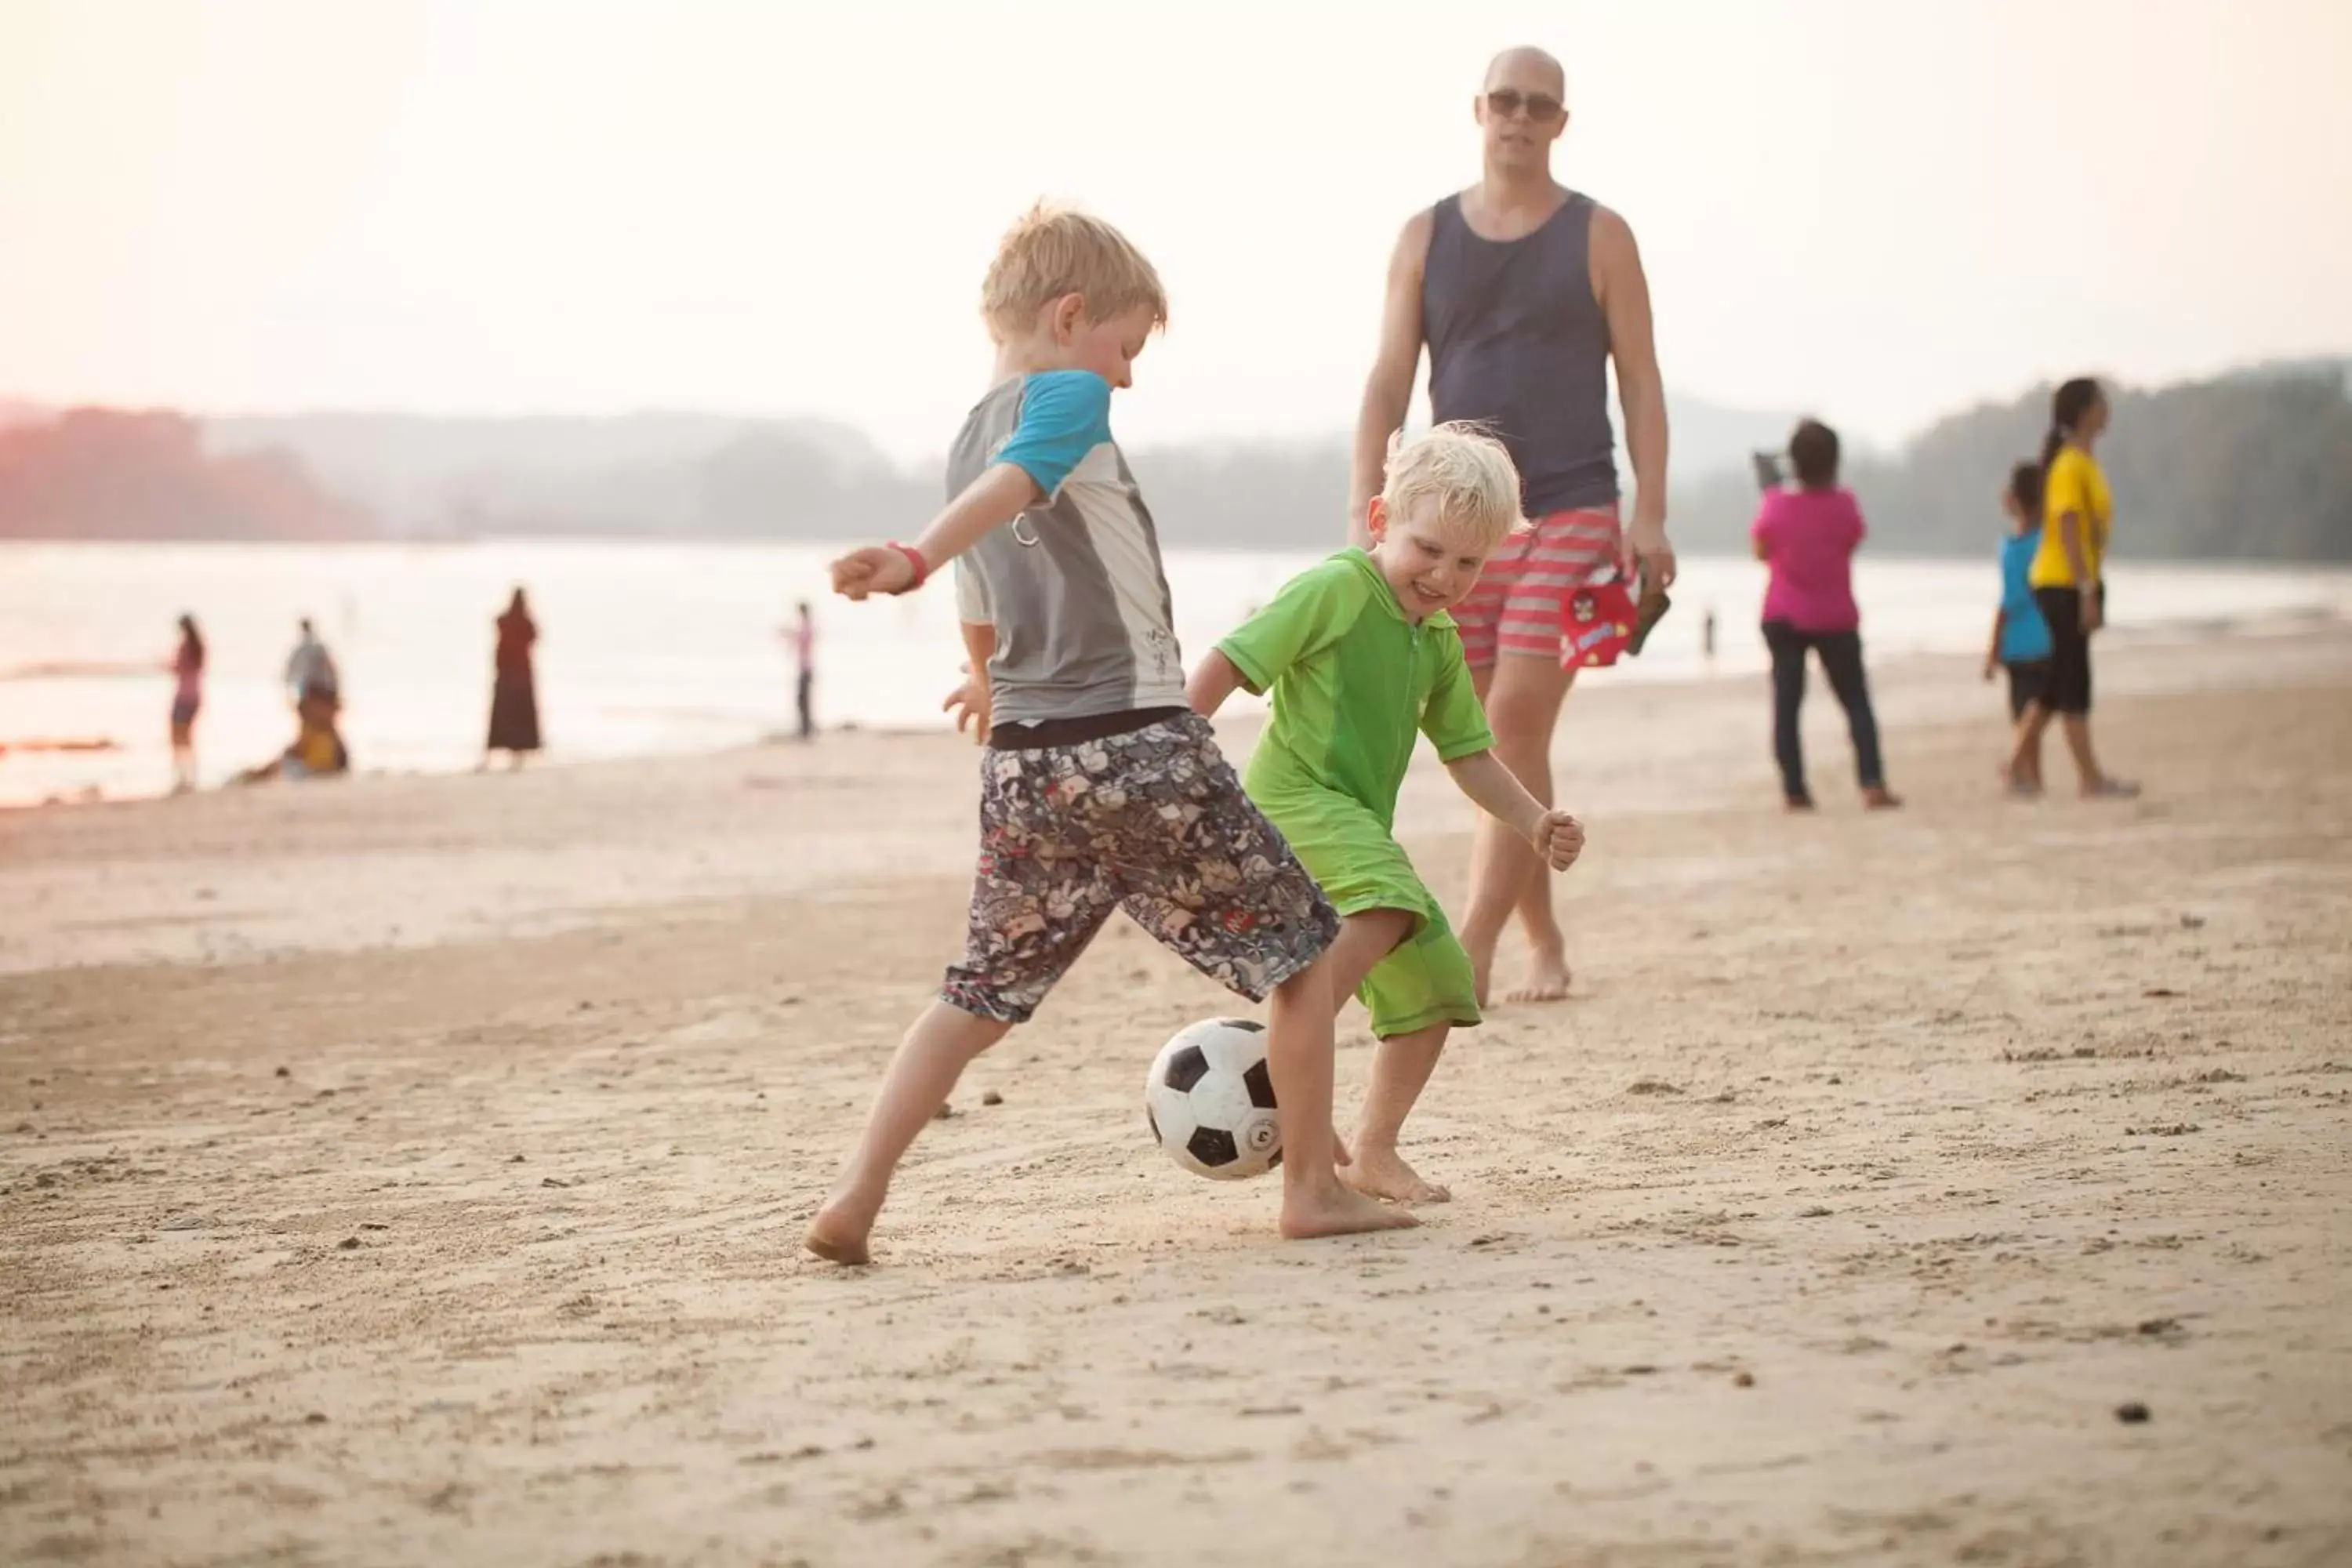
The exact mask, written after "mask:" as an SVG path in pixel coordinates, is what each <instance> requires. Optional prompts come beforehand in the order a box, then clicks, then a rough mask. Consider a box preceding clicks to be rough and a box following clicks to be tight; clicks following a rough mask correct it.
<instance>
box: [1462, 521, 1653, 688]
mask: <svg viewBox="0 0 2352 1568" xmlns="http://www.w3.org/2000/svg"><path fill="white" fill-rule="evenodd" d="M1622 537H1623V536H1622V534H1621V533H1620V531H1619V530H1618V525H1617V509H1616V507H1614V506H1613V505H1612V506H1608V507H1597V508H1593V509H1591V510H1582V511H1555V512H1551V513H1549V514H1548V515H1546V516H1543V517H1539V518H1538V519H1536V523H1535V527H1534V528H1532V529H1531V530H1529V531H1528V532H1526V533H1523V534H1520V535H1518V536H1517V538H1514V539H1510V540H1507V541H1505V542H1504V543H1503V545H1502V547H1501V548H1500V549H1498V550H1496V552H1495V553H1494V554H1492V555H1490V556H1488V557H1487V558H1486V570H1485V571H1484V572H1481V573H1480V574H1478V585H1477V586H1476V587H1475V588H1473V589H1471V590H1470V592H1469V595H1468V596H1466V597H1465V598H1464V599H1463V601H1462V602H1461V603H1460V604H1458V605H1454V625H1455V626H1459V627H1460V628H1461V631H1462V657H1463V658H1465V660H1466V661H1468V663H1469V665H1470V667H1471V668H1473V669H1485V668H1488V667H1489V666H1491V665H1492V664H1493V663H1494V662H1495V659H1496V656H1497V654H1498V653H1507V654H1527V655H1532V656H1534V657H1536V658H1551V659H1556V658H1559V654H1560V643H1561V636H1562V634H1561V630H1560V626H1561V615H1562V611H1563V609H1564V607H1565V606H1566V605H1567V602H1568V596H1569V595H1571V594H1573V593H1575V592H1576V591H1577V590H1578V589H1579V588H1581V587H1583V586H1584V585H1585V584H1587V583H1589V582H1591V580H1592V579H1593V578H1594V577H1595V576H1597V575H1598V574H1600V572H1601V568H1602V567H1604V566H1606V565H1608V564H1610V563H1612V562H1614V561H1615V560H1616V559H1617V550H1618V544H1619V542H1620V541H1621V539H1622Z"/></svg>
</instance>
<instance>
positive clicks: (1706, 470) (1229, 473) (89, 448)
mask: <svg viewBox="0 0 2352 1568" xmlns="http://www.w3.org/2000/svg"><path fill="white" fill-rule="evenodd" d="M2346 373H2347V366H2346V364H2345V363H2343V362H2313V363H2307V364H2305V365H2300V366H2287V367H2283V368H2281V367H2273V368H2263V369H2258V370H2256V371H2252V372H2247V373H2242V374H2237V375H2234V376H2230V377H2225V378H2222V379H2220V380H2214V381H2206V382H2200V383H2194V384H2187V385H2181V386H2175V387H2169V388H2167V389H2164V390H2161V391H2155V392H2136V391H2132V390H2129V389H2127V388H2121V387H2117V388H2113V389H2112V392H2113V395H2114V398H2115V421H2114V425H2113V426H2112V428H2111V429H2110V430H2109V432H2108V434H2107V437H2106V439H2105V443H2104V444H2103V445H2102V446H2101V447H2100V450H2099V458H2100V461H2101V462H2102V464H2103V465H2105V468H2106V470H2107V473H2108V476H2109V478H2110V479H2111V480H2112V481H2113V483H2114V486H2115V490H2116V514H2117V530H2118V543H2117V548H2118V549H2119V550H2121V551H2123V552H2126V553H2127V555H2129V556H2132V557H2137V558H2143V559H2152V558H2156V559H2160V558H2175V559H2179V558H2197V559H2209V560H2224V561H2312V562H2323V561H2324V562H2339V561H2352V398H2347V374H2346ZM2048 407H2049V390H2048V389H2047V388H2037V389H2036V390H2034V391H2033V392H2031V393H2029V394H2027V395H2024V396H2023V397H2021V398H2019V399H2018V400H2016V401H2014V402H2011V403H2007V404H2001V405H1987V406H1983V407H1979V408H1976V409H1971V410H1969V412H1967V413H1963V414H1958V415H1955V416H1952V417H1950V418H1948V419H1945V420H1943V421H1942V422H1940V423H1939V424H1937V425H1936V426H1933V427H1931V428H1930V429H1928V430H1927V431H1926V432H1924V433H1923V434H1921V435H1920V436H1919V437H1917V438H1916V439H1915V440H1913V441H1912V442H1910V443H1909V444H1908V445H1907V446H1906V447H1904V448H1902V449H1901V450H1900V451H1898V452H1895V453H1894V454H1892V455H1889V456H1883V457H1877V456H1864V457H1857V458H1851V459H1850V460H1849V463H1848V466H1847V471H1846V474H1845V476H1844V477H1845V479H1846V482H1848V483H1849V484H1851V485H1852V486H1853V489H1854V490H1855V492H1856V493H1857V494H1858V495H1859V496H1860V498H1861V500H1862V503H1863V507H1864V511H1865V512H1866V513H1867V514H1868V515H1869V518H1870V521H1871V528H1872V535H1873V542H1874V548H1875V549H1877V550H1879V551H1882V552H1887V553H1892V554H1912V555H1940V556H1952V555H1973V554H1977V553H1979V552H1982V551H1983V550H1984V549H1985V548H1986V546H1987V543H1988V542H1989V541H1990V539H1992V538H1993V537H1995V536H1996V535H1997V534H1998V532H1999V531H2000V528H2001V526H2002V523H2001V518H2000V508H1999V505H1998V503H1997V502H1996V500H1995V494H1996V492H1997V491H1998V489H2000V485H2001V483H2002V482H2003V480H2004V479H2005V478H2006V476H2007V474H2008V472H2009V468H2010V465H2011V464H2012V463H2014V462H2016V461H2018V460H2019V459H2021V458H2030V457H2032V456H2033V455H2035V454H2036V453H2037V452H2038V451H2039V450H2040V448H2041V444H2042V434H2043V428H2044V421H2045V420H2046V419H2047V417H2048ZM1692 413H1693V415H1694V417H1693V418H1692V419H1690V420H1688V421H1685V425H1684V426H1678V429H1681V430H1682V431H1683V433H1684V434H1685V435H1686V436H1688V437H1691V439H1689V440H1686V441H1684V442H1682V443H1681V444H1680V445H1679V447H1678V449H1679V450H1680V451H1681V452H1682V453H1683V454H1684V457H1683V458H1682V459H1681V460H1679V461H1678V463H1677V467H1676V473H1675V489H1674V498H1673V501H1674V512H1673V526H1674V530H1675V537H1676V540H1677V542H1678V543H1680V544H1681V545H1682V547H1683V548H1684V549H1685V550H1693V551H1705V552H1723V551H1739V550H1743V549H1744V548H1745V547H1746V537H1747V528H1748V521H1749V520H1750V519H1751V518H1752V517H1753V516H1754V515H1755V510H1756V505H1757V497H1756V489H1755V481H1754V479H1753V478H1752V476H1751V475H1750V473H1749V472H1748V468H1747V465H1746V464H1745V463H1744V462H1739V461H1737V460H1735V454H1736V452H1737V451H1738V447H1740V445H1741V444H1742V442H1743V441H1746V440H1754V441H1756V442H1759V443H1769V442H1770V441H1773V440H1776V439H1778V437H1769V436H1767V435H1766V434H1765V433H1766V432H1768V431H1777V430H1780V429H1782V428H1783V427H1784V426H1782V425H1781V423H1780V421H1779V420H1778V419H1777V418H1775V417H1773V416H1758V415H1754V414H1741V413H1738V411H1727V410H1719V409H1714V408H1712V407H1710V406H1708V405H1694V406H1693V408H1692ZM203 434H204V432H203V431H202V429H201V428H200V427H199V426H198V425H197V424H195V423H194V422H193V421H191V420H189V419H186V418H184V417H182V416H178V415H175V414H167V413H154V414H131V413H118V412H113V411H110V410H103V409H85V410H77V411H74V412H72V413H68V414H67V415H65V416H61V417H58V418H55V419H52V420H48V421H47V422H31V423H22V424H16V425H14V426H10V425H6V424H5V423H0V537H20V538H22V537H40V538H66V539H73V538H107V539H347V538H359V537H369V536H375V535H391V536H394V537H417V536H420V535H423V536H440V537H454V538H467V537H478V536H483V535H509V536H511V535H523V536H542V537H557V536H573V537H579V536H588V537H604V538H702V539H747V540H748V539H805V540H843V539H853V538H861V537H866V536H870V535H873V534H876V533H895V534H900V535H904V534H906V533H908V531H911V530H913V529H915V528H917V527H919V526H920V524H921V521H922V520H923V519H924V518H925V517H926V516H928V515H929V512H930V511H931V510H934V509H935V508H936V507H937V506H938V505H939V504H940V500H942V489H941V479H940V473H939V470H938V469H937V468H936V467H934V468H931V469H930V470H929V471H922V472H918V471H910V470H908V469H906V468H900V467H898V466H897V465H895V464H893V463H892V462H890V460H889V459H888V458H887V457H886V456H885V455H884V454H883V453H882V452H881V451H879V450H878V449H877V448H876V447H873V445H872V444H871V443H869V442H867V441H866V440H865V439H864V438H863V437H860V436H859V435H858V434H857V433H856V432H855V431H852V430H847V429H845V428H844V427H842V426H835V425H829V424H825V423H824V422H820V421H814V420H729V419H721V418H716V417H712V416H619V417H615V418H612V419H604V420H587V419H539V420H520V421H504V422H500V421H469V420H449V419H444V420H436V419H427V418H417V417H410V416H292V417H289V418H283V419H274V420H268V421H247V422H244V423H243V424H242V425H238V424H237V423H236V422H224V424H223V426H222V427H221V428H220V429H219V430H217V431H215V433H214V434H215V437H216V438H215V441H214V442H213V443H212V444H211V445H212V447H214V448H218V447H223V446H226V447H228V448H229V450H228V451H227V453H226V455H224V453H223V452H222V451H220V450H217V449H215V450H208V449H207V444H206V443H205V440H203V439H202V438H201V437H202V436H203ZM1852 447H1853V444H1852V443H1850V444H1849V450H1850V451H1851V450H1852ZM1129 460H1130V463H1131V466H1132V468H1133V469H1134V472H1135V476H1136V479H1137V481H1138V483H1139V486H1140V487H1141V489H1142V491H1143V494H1144V497H1145V499H1146V500H1147V501H1148V502H1149V504H1150V508H1151V510H1152V512H1153V514H1154V516H1155V517H1156V518H1157V519H1158V520H1159V521H1160V528H1161V531H1162V535H1163V537H1164V539H1165V540H1166V541H1167V542H1169V543H1171V545H1183V546H1195V547H1202V548H1215V549H1235V550H1251V549H1257V550H1321V549H1326V548H1330V547H1333V546H1336V545H1337V543H1338V542H1339V540H1340V539H1341V538H1343V537H1344V532H1343V530H1344V517H1343V514H1344V512H1345V510H1346V507H1347V492H1348V447H1347V443H1346V442H1345V441H1344V440H1343V439H1340V438H1338V437H1333V438H1330V439H1326V440H1320V441H1303V442H1293V443H1286V444H1258V445H1209V444H1195V445H1191V446H1184V447H1163V448H1158V449H1150V448H1147V449H1144V450H1141V451H1138V452H1135V453H1133V454H1132V455H1131V456H1130V459H1129ZM318 475H325V476H329V477H328V478H327V479H325V480H324V482H321V480H320V479H318V478H316V477H314V476H318Z"/></svg>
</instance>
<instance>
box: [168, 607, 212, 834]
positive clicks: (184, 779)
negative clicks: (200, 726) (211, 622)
mask: <svg viewBox="0 0 2352 1568" xmlns="http://www.w3.org/2000/svg"><path fill="white" fill-rule="evenodd" d="M172 675H173V686H172V793H173V794H174V795H182V794H184V793H186V792H187V791H189V790H192V789H194V788H195V787H196V714H197V713H198V711H199V710H202V709H203V707H204V705H205V639H204V637H203V636H202V635H201V634H200V633H199V632H197V630H196V618H195V617H194V616H181V617H180V651H179V652H178V653H177V654H174V655H173V658H172Z"/></svg>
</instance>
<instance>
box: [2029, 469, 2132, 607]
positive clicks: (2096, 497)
mask: <svg viewBox="0 0 2352 1568" xmlns="http://www.w3.org/2000/svg"><path fill="white" fill-rule="evenodd" d="M2114 510H2115V501H2114V499H2113V498H2112V497H2110V496H2109V495H2108V494H2107V476H2106V475H2105V474H2103V473H2101V472H2099V465H2098V464H2097V463H2096V462H2095V461H2094V460H2093V459H2092V458H2091V454H2090V453H2088V452H2085V451H2084V450H2083V448H2081V447H2060V448H2059V449H2058V455H2057V456H2056V457H2055V458H2052V459H2051V460H2050V472H2049V475H2048V476H2047V477H2046V478H2045V479H2043V480H2042V548H2041V549H2039V550H2037V551H2035V552H2034V553H2033V565H2032V568H2031V569H2030V570H2029V571H2028V572H2027V574H2026V579H2025V580H2026V581H2027V582H2028V583H2031V584H2032V585H2033V586H2034V587H2037V588H2077V587H2080V586H2082V584H2079V583H2077V582H2075V581H2074V566H2073V565H2072V564H2071V563H2069V562H2068V561H2067V559H2066V541H2065V539H2064V537H2063V535H2062V534H2061V533H2060V532H2059V529H2058V520H2059V519H2060V518H2062V517H2064V516H2065V515H2066V514H2067V513H2068V512H2070V511H2071V512H2073V513H2074V515H2075V517H2076V518H2078V519H2080V520H2081V522H2082V532H2081V535H2080V537H2081V539H2082V543H2083V564H2084V565H2085V566H2087V567H2089V568H2090V572H2091V575H2092V576H2094V577H2096V576H2097V575H2098V574H2099V563H2100V562H2101V561H2103V560H2105V557H2106V553H2107V528H2108V524H2109V521H2110V520H2111V517H2112V514H2113V513H2114Z"/></svg>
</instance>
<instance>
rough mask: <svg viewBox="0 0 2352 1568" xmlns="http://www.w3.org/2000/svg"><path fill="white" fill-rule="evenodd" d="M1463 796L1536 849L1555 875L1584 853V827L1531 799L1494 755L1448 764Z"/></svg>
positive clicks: (1482, 754) (1480, 754)
mask: <svg viewBox="0 0 2352 1568" xmlns="http://www.w3.org/2000/svg"><path fill="white" fill-rule="evenodd" d="M1445 771H1446V772H1447V773H1452V774H1453V775H1454V783H1455V784H1457V785H1459V786H1460V787H1461V790H1462V793H1463V794H1464V795H1468V796H1469V797H1470V799H1471V801H1472V803H1473V804H1475V805H1476V806H1477V807H1478V809H1479V810H1481V811H1483V812H1485V813H1486V815H1487V816H1491V817H1493V818H1495V820H1496V821H1497V822H1500V823H1502V824H1503V825H1504V826H1507V827H1508V828H1510V829H1511V830H1512V831H1513V832H1515V833H1517V835H1518V836H1519V837H1522V838H1524V839H1526V840H1527V841H1528V843H1529V844H1532V845H1534V846H1535V850H1536V853H1537V854H1538V855H1539V856H1541V857H1542V858H1544V859H1545V860H1547V861H1548V862H1549V863H1550V866H1551V868H1552V869H1553V870H1555V871H1565V870H1567V869H1568V868H1570V866H1573V865H1575V864H1576V858H1577V857H1578V856H1579V855H1580V854H1582V853H1583V852H1584V825H1583V824H1582V823H1580V822H1579V821H1577V820H1576V818H1575V817H1573V816H1570V815H1569V814H1568V813H1567V812H1564V811H1554V810H1552V809H1550V808H1549V807H1548V806H1546V805H1544V803H1543V802H1541V801H1539V800H1538V799H1537V798H1536V797H1535V796H1533V795H1529V794H1528V791H1527V786H1526V785H1525V784H1521V783H1519V780H1518V775H1517V774H1516V773H1512V772H1511V770H1510V769H1508V768H1507V767H1505V766H1504V765H1503V762H1502V759H1501V758H1499V757H1497V756H1496V755H1495V753H1494V752H1472V753H1470V755H1468V756H1466V757H1457V758H1455V759H1454V761H1452V762H1450V763H1446V764H1445Z"/></svg>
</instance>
